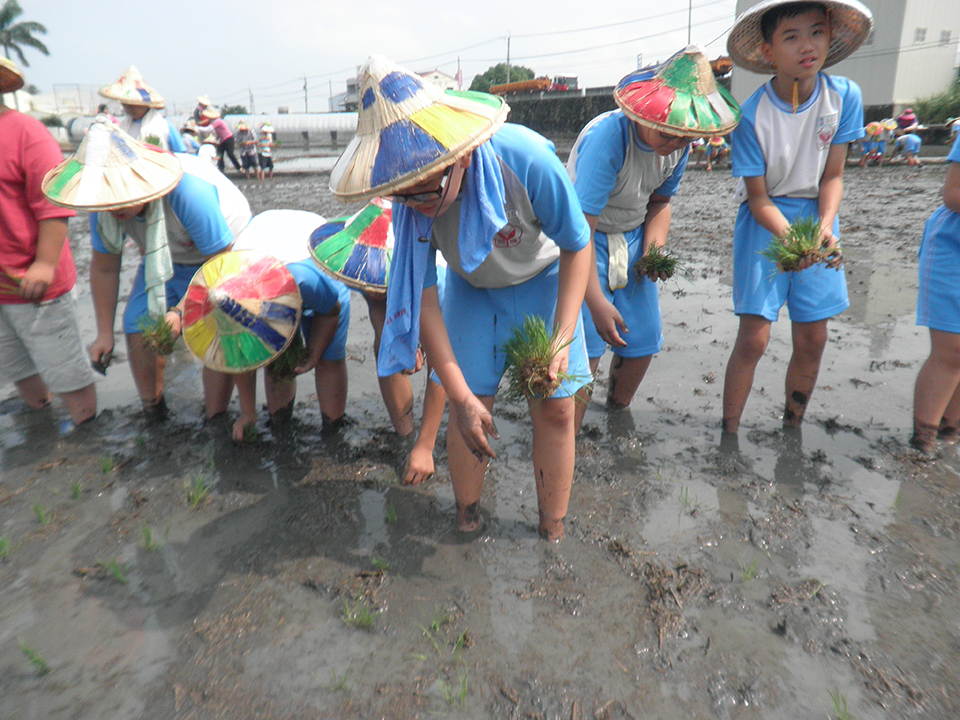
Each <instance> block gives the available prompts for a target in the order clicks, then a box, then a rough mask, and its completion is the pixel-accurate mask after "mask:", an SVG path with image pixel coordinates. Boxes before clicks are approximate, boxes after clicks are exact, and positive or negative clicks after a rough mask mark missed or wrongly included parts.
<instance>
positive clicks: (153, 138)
mask: <svg viewBox="0 0 960 720" xmlns="http://www.w3.org/2000/svg"><path fill="white" fill-rule="evenodd" d="M143 143H144V144H146V145H153V146H154V147H163V142H162V141H161V140H160V136H159V135H147V136H146V137H145V138H144V139H143Z"/></svg>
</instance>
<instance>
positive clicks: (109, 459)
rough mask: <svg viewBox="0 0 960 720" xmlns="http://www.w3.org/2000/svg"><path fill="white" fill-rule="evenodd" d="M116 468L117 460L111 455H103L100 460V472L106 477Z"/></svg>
mask: <svg viewBox="0 0 960 720" xmlns="http://www.w3.org/2000/svg"><path fill="white" fill-rule="evenodd" d="M116 467H117V460H116V458H114V457H113V455H104V456H103V457H102V458H100V472H102V473H103V474H104V475H106V474H107V473H108V472H111V471H112V470H115V469H116Z"/></svg>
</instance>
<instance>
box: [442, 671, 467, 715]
mask: <svg viewBox="0 0 960 720" xmlns="http://www.w3.org/2000/svg"><path fill="white" fill-rule="evenodd" d="M469 677H470V672H469V671H468V670H467V668H466V666H463V667H461V668H460V671H459V672H458V673H457V683H456V685H453V684H451V683H448V682H447V681H446V680H444V679H443V678H437V687H438V688H439V689H440V694H441V695H443V699H444V700H446V701H447V705H448V706H449V707H454V706H456V707H463V703H464V701H465V700H466V699H467V693H468V692H469V686H468V684H467V680H468V678H469Z"/></svg>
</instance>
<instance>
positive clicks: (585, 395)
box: [574, 358, 600, 433]
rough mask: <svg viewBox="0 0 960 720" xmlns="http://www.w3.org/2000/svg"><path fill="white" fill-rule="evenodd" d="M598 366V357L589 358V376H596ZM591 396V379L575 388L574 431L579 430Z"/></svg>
mask: <svg viewBox="0 0 960 720" xmlns="http://www.w3.org/2000/svg"><path fill="white" fill-rule="evenodd" d="M598 367H600V358H590V377H591V378H595V377H596V376H597V368H598ZM592 397H593V381H592V380H591V381H590V382H589V383H587V384H586V385H584V386H583V387H582V388H580V389H579V390H577V400H576V405H575V406H574V410H575V413H576V417H575V419H574V429H575V432H577V433H579V432H580V426H581V425H582V424H583V416H584V415H585V414H586V412H587V406H588V405H589V404H590V398H592Z"/></svg>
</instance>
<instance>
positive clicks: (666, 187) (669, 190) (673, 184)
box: [654, 145, 690, 197]
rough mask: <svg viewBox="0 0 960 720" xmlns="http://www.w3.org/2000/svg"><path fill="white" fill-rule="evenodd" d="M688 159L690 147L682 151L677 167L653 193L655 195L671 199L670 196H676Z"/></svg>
mask: <svg viewBox="0 0 960 720" xmlns="http://www.w3.org/2000/svg"><path fill="white" fill-rule="evenodd" d="M689 159H690V146H689V145H687V147H686V148H685V149H684V151H683V155H681V156H680V162H678V163H677V166H676V167H675V168H674V169H673V172H672V173H670V177H668V178H667V179H666V180H664V181H663V184H661V185H660V187H658V188H657V189H656V190H654V192H655V193H656V194H657V195H660V196H662V197H671V196H672V195H676V194H677V189H678V188H679V187H680V181H681V180H682V179H683V173H684V171H685V170H686V169H687V160H689Z"/></svg>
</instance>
